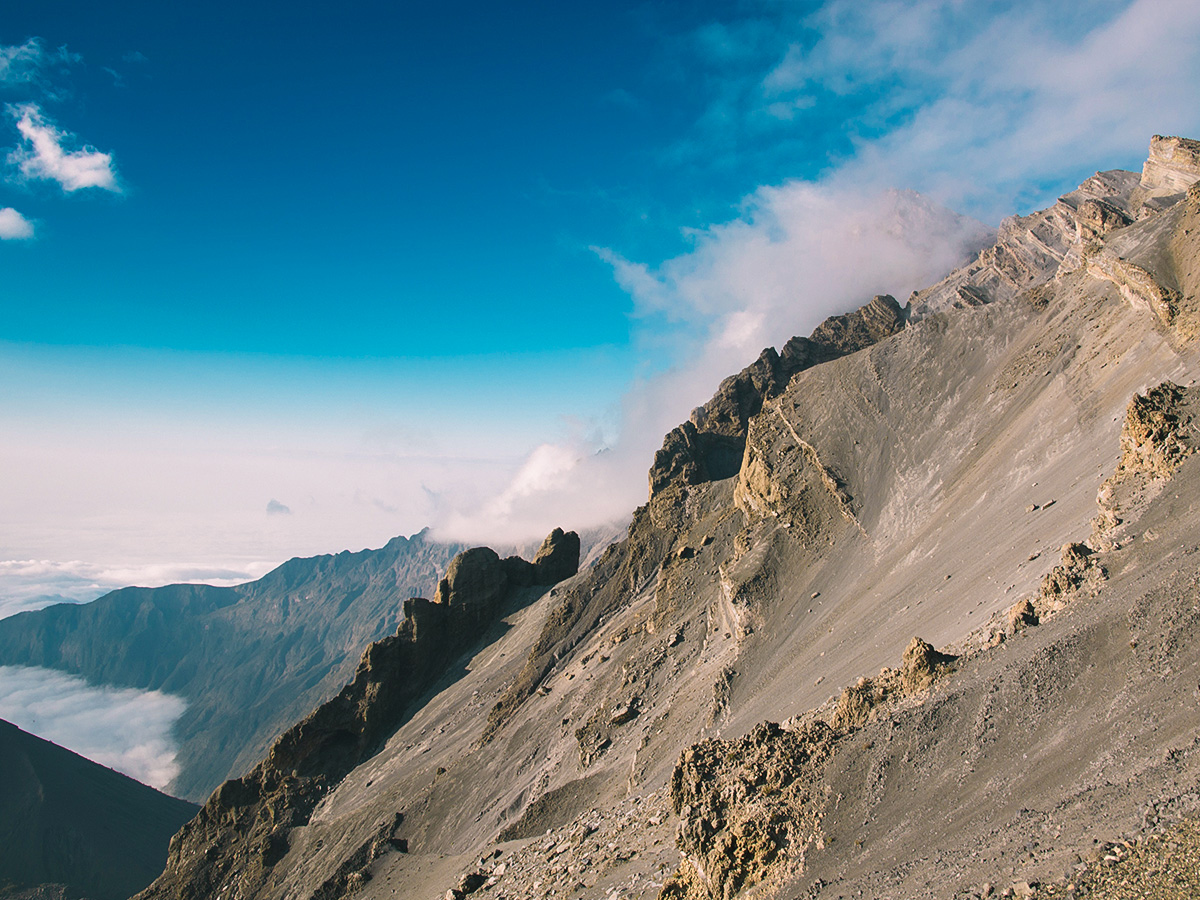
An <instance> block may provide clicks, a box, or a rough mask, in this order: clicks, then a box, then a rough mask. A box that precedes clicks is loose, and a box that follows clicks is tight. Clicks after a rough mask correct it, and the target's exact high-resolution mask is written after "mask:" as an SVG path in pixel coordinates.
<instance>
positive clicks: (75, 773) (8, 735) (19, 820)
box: [0, 721, 197, 900]
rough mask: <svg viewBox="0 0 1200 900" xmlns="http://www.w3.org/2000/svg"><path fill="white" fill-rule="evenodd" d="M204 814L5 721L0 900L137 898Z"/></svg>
mask: <svg viewBox="0 0 1200 900" xmlns="http://www.w3.org/2000/svg"><path fill="white" fill-rule="evenodd" d="M196 809H197V807H196V806H195V805H194V804H191V803H187V802H185V801H183V800H176V799H175V798H174V797H168V796H167V795H166V794H160V793H159V792H158V791H156V790H154V789H153V788H150V787H147V786H146V785H144V784H140V783H138V782H136V781H134V780H133V779H132V778H127V777H126V776H124V775H121V774H120V773H118V772H114V771H112V770H111V769H106V768H105V767H103V766H99V765H96V763H94V762H91V761H89V760H86V759H84V758H83V757H82V756H77V755H76V754H74V753H72V752H71V751H70V750H64V749H63V748H62V747H59V746H57V745H55V744H51V743H50V742H48V741H43V740H42V739H41V738H37V737H34V736H33V735H31V734H26V733H25V732H24V731H22V730H21V729H19V728H17V727H16V726H15V725H10V724H9V723H8V722H4V721H0V897H11V896H19V895H22V894H23V893H24V892H25V891H27V890H30V889H33V888H34V887H35V886H40V888H39V889H40V891H41V894H40V895H41V896H46V895H51V896H58V897H89V898H93V900H121V898H125V897H128V896H129V895H130V894H132V893H135V892H136V891H139V890H141V889H142V888H144V887H145V886H146V885H148V884H149V883H150V882H151V881H152V880H153V879H154V877H155V876H156V875H157V874H158V873H159V872H160V871H161V870H162V867H163V863H164V862H165V861H166V858H167V843H168V841H169V840H170V838H171V835H172V834H174V833H175V832H176V831H177V830H178V829H179V827H180V826H181V825H183V823H184V822H186V821H188V819H190V818H191V817H192V816H194V815H195V814H196Z"/></svg>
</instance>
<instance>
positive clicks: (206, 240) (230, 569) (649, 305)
mask: <svg viewBox="0 0 1200 900" xmlns="http://www.w3.org/2000/svg"><path fill="white" fill-rule="evenodd" d="M1193 7H1194V4H1192V3H1190V2H1182V0H1156V2H1149V0H1140V2H1129V0H1099V2H1094V3H1089V4H1086V5H1082V4H1061V3H999V2H982V0H977V2H972V0H961V2H949V0H947V2H933V0H914V2H906V3H898V2H878V3H861V2H859V3H853V2H848V0H832V2H823V3H822V2H810V3H788V2H779V0H770V2H768V0H763V2H731V3H682V2H658V3H655V2H650V3H641V2H638V3H633V2H629V3H613V2H606V3H604V4H599V3H576V4H562V3H519V4H507V5H498V4H481V3H459V4H440V5H436V6H435V5H421V6H417V5H409V4H395V3H355V4H307V3H296V4H291V5H289V6H287V7H286V8H284V7H282V6H281V5H280V4H274V3H271V4H267V3H256V2H240V3H236V4H234V3H224V2H214V3H205V4H192V3H175V4H163V3H149V2H146V3H135V2H117V3H112V4H95V3H82V2H54V0H49V2H47V0H38V2H26V0H14V2H10V3H6V4H5V8H4V11H3V14H2V15H0V48H2V52H0V65H2V66H3V68H0V95H2V96H0V100H2V101H3V104H4V106H3V110H4V111H3V114H2V115H0V167H2V168H3V169H4V178H3V180H0V235H2V236H3V237H4V238H5V239H3V240H0V273H3V274H2V280H0V312H2V313H3V315H2V316H0V434H2V435H3V436H2V437H0V465H2V466H3V468H4V471H6V472H7V473H8V475H7V478H6V481H5V482H4V483H3V484H0V598H3V597H4V596H9V597H17V596H18V595H19V596H20V598H21V600H20V602H21V603H28V602H31V601H29V600H28V597H30V596H33V594H32V593H31V592H36V591H35V588H36V589H42V588H44V589H45V591H46V592H57V593H60V594H62V595H64V596H71V597H75V596H79V597H82V596H84V595H86V594H88V593H89V592H95V591H96V590H98V589H99V588H101V587H106V586H109V585H110V584H116V583H120V582H123V581H127V580H141V581H152V580H170V579H171V578H179V577H186V578H204V577H208V578H210V579H211V580H221V579H224V580H236V579H237V578H239V577H244V576H249V575H252V574H257V573H258V572H260V571H262V570H263V569H264V568H266V567H268V566H269V565H272V564H274V563H277V562H279V561H281V560H282V559H284V558H286V557H287V556H290V555H293V554H309V553H317V552H327V551H336V550H339V549H342V548H345V547H350V548H353V549H357V548H359V547H362V546H378V545H380V544H382V543H384V542H385V541H386V540H387V539H388V538H389V537H390V536H392V535H394V534H399V533H410V532H412V531H415V530H417V529H419V528H421V527H423V526H424V525H432V526H435V527H436V528H438V529H439V533H441V534H444V535H446V536H461V537H466V538H471V539H479V540H485V539H486V540H503V539H504V538H505V537H509V538H511V539H513V540H517V539H524V538H526V537H529V536H531V535H533V534H536V533H538V532H544V531H546V530H548V529H549V528H550V527H552V526H553V525H556V524H562V525H564V526H566V527H581V526H586V525H588V524H593V523H595V522H598V521H602V520H604V519H609V518H613V517H616V516H619V515H621V514H622V513H625V512H628V511H629V510H630V509H632V507H633V506H634V505H635V504H636V503H638V502H641V501H642V500H643V499H644V492H645V471H646V468H647V467H648V464H649V460H650V454H651V453H652V452H653V449H654V448H655V446H657V444H658V442H659V441H661V437H662V434H663V433H664V432H665V431H666V430H667V429H668V428H669V427H671V426H672V425H673V424H675V423H676V422H678V421H680V420H681V419H682V418H684V417H686V415H687V411H688V410H689V409H690V408H691V407H692V406H694V405H695V404H696V403H698V402H701V401H702V400H703V399H705V398H706V397H707V396H708V395H709V394H711V392H712V390H713V389H714V388H715V386H716V385H717V383H719V381H720V379H721V378H722V377H724V376H725V375H727V374H730V372H732V371H734V370H736V369H737V368H738V367H740V366H741V365H744V364H745V363H746V362H748V361H749V360H750V359H753V358H754V356H756V355H757V352H758V350H759V349H761V347H762V346H764V345H766V344H774V345H777V346H778V345H780V344H782V343H783V342H784V341H785V340H786V339H787V338H788V337H790V336H791V335H792V334H793V333H801V332H806V331H808V330H810V329H811V328H812V327H813V326H814V325H815V324H816V323H817V322H818V321H819V320H820V318H822V317H823V316H825V315H828V314H831V313H835V312H842V311H845V310H846V309H848V308H850V307H852V306H855V305H857V304H859V303H861V302H864V301H865V300H866V299H869V297H870V295H871V294H872V293H874V292H876V291H888V292H891V293H894V294H896V295H897V296H900V297H903V296H904V295H905V294H906V292H907V291H908V290H911V289H912V288H914V287H919V286H921V285H922V284H924V283H925V281H928V280H932V279H933V278H936V277H937V275H939V274H941V273H942V272H943V271H944V270H946V269H947V268H949V267H950V266H951V265H953V264H954V263H955V262H956V261H957V260H958V259H959V258H960V257H961V255H962V254H963V252H965V248H966V247H968V246H969V245H970V244H971V241H972V240H973V239H975V238H977V237H978V234H979V232H978V227H977V222H976V220H980V221H982V222H984V223H987V224H989V225H995V224H996V223H997V222H998V221H999V219H1000V217H1001V216H1003V215H1006V214H1008V213H1010V212H1014V211H1028V210H1030V209H1033V208H1036V207H1039V206H1044V205H1047V204H1048V203H1050V202H1052V201H1053V199H1054V197H1056V196H1057V195H1058V194H1060V193H1062V192H1064V191H1065V190H1069V189H1070V188H1071V187H1073V186H1074V185H1075V184H1077V183H1078V182H1079V181H1080V180H1082V179H1083V178H1085V177H1086V176H1087V175H1089V174H1091V172H1093V171H1095V170H1096V169H1101V168H1117V167H1122V168H1137V167H1139V166H1140V164H1141V161H1142V159H1143V158H1144V155H1145V148H1146V145H1147V144H1148V141H1149V138H1150V135H1151V134H1153V133H1156V132H1161V133H1183V134H1190V135H1198V134H1200V107H1198V105H1197V104H1196V102H1195V98H1194V85H1195V84H1197V83H1200V61H1198V60H1200V51H1198V50H1197V48H1198V47H1200V12H1197V10H1196V9H1194V8H1193ZM1151 60H1152V61H1153V62H1152V63H1151V62H1150V61H1151ZM889 190H894V191H896V190H898V191H901V192H907V191H918V192H920V193H921V195H922V197H921V198H916V197H914V196H913V195H912V194H909V193H891V194H889V193H886V192H887V191H889ZM944 207H945V208H944ZM947 208H948V209H947ZM948 210H953V211H955V212H956V213H960V214H962V215H963V216H966V217H967V218H963V219H960V218H957V217H956V216H955V215H953V214H952V213H951V212H949V211H948ZM901 221H905V222H917V223H918V224H919V227H918V228H916V229H911V232H912V233H909V234H907V235H904V236H901V237H899V238H898V237H897V236H896V233H895V232H896V229H894V228H890V227H885V226H887V225H888V223H891V224H894V223H896V222H901ZM881 223H882V224H881ZM601 451H606V452H601ZM5 566H8V569H5V568H4V567H5ZM6 572H7V573H9V575H11V578H8V576H7V575H6ZM6 578H7V579H8V580H6ZM39 578H41V579H42V581H39V580H38V579H39ZM6 585H8V587H6ZM37 585H41V588H37ZM6 592H7V593H6Z"/></svg>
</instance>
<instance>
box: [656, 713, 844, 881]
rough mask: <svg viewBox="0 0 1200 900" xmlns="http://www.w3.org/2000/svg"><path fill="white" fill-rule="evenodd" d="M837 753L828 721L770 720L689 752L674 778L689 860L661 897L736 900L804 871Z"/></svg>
mask: <svg viewBox="0 0 1200 900" xmlns="http://www.w3.org/2000/svg"><path fill="white" fill-rule="evenodd" d="M833 747H834V732H833V731H832V729H830V727H829V726H828V725H826V724H825V723H824V722H821V721H813V722H810V723H807V724H806V725H804V726H803V727H800V728H797V729H784V728H783V727H781V726H780V725H778V724H776V723H774V722H763V723H762V724H761V725H758V726H757V727H756V728H754V730H753V731H751V732H750V733H749V734H747V735H746V736H745V737H742V738H739V739H737V740H732V741H725V740H716V739H713V740H707V741H703V742H701V743H699V744H696V745H695V746H693V747H689V748H688V749H687V750H685V751H684V752H683V755H682V756H680V758H679V762H678V764H677V765H676V766H675V771H674V773H673V774H672V776H671V806H672V809H673V811H674V812H675V814H676V815H677V816H679V819H680V822H679V830H678V832H677V834H676V839H675V840H676V844H677V845H678V846H679V850H680V853H681V854H682V856H683V861H682V863H681V864H680V867H679V869H678V870H677V871H676V872H675V874H674V875H673V876H672V877H671V878H670V879H669V880H668V881H667V883H666V884H665V885H663V889H662V892H661V893H660V894H659V896H660V898H664V900H666V898H670V900H692V898H695V900H712V898H719V900H731V898H733V897H736V896H737V895H738V893H739V892H740V891H741V890H743V889H744V888H747V887H750V886H752V885H754V884H758V883H759V882H761V881H763V880H764V879H766V878H767V877H769V876H770V875H781V874H783V872H780V871H778V870H780V869H791V868H795V867H802V866H803V859H804V852H805V850H806V849H807V848H808V846H809V845H811V844H813V843H814V842H817V841H819V840H820V817H821V809H822V807H823V806H824V804H825V802H826V797H825V792H824V787H823V785H822V781H821V772H822V766H823V764H824V763H825V761H826V760H827V759H828V758H829V756H830V754H832V752H833Z"/></svg>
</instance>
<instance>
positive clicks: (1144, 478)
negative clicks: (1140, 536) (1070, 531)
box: [1092, 381, 1200, 549]
mask: <svg viewBox="0 0 1200 900" xmlns="http://www.w3.org/2000/svg"><path fill="white" fill-rule="evenodd" d="M1198 413H1200V397H1198V396H1197V392H1196V391H1195V390H1193V389H1191V388H1184V387H1180V386H1179V385H1177V384H1174V383H1173V382H1170V381H1165V382H1163V383H1162V384H1160V385H1158V386H1157V387H1155V388H1153V389H1151V390H1150V391H1147V392H1146V394H1144V395H1143V394H1137V395H1135V396H1134V397H1133V399H1132V400H1130V401H1129V406H1128V407H1127V409H1126V411H1125V421H1124V424H1123V425H1122V426H1121V461H1120V463H1118V465H1117V468H1116V471H1115V472H1113V474H1112V475H1111V476H1109V478H1107V479H1106V480H1105V482H1104V483H1103V484H1102V485H1101V486H1100V490H1099V492H1098V494H1097V496H1096V503H1097V505H1098V506H1099V513H1098V515H1097V516H1096V519H1095V520H1094V522H1093V526H1092V544H1093V545H1094V546H1096V547H1097V548H1099V549H1112V548H1114V547H1116V546H1119V545H1120V543H1121V542H1122V539H1123V537H1124V529H1123V528H1122V526H1123V525H1124V524H1125V520H1126V519H1129V518H1131V517H1133V516H1136V514H1137V513H1138V512H1139V511H1140V510H1141V509H1142V508H1144V507H1145V505H1146V504H1147V503H1148V502H1149V501H1150V500H1151V499H1153V496H1154V495H1155V494H1156V493H1157V492H1158V490H1161V486H1162V484H1163V483H1164V482H1165V480H1166V479H1167V478H1169V477H1170V476H1171V474H1172V473H1173V472H1174V471H1175V469H1176V468H1178V467H1179V465H1180V464H1181V463H1182V462H1183V461H1184V460H1185V459H1187V458H1188V457H1189V456H1191V455H1192V454H1193V453H1195V452H1196V449H1197V447H1198V446H1200V439H1198V436H1197V434H1196V431H1195V428H1194V426H1193V424H1192V423H1193V421H1194V420H1195V419H1196V417H1197V414H1198Z"/></svg>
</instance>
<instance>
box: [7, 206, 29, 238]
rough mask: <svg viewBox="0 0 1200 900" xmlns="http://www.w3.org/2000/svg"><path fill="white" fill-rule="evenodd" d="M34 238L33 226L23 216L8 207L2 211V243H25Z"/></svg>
mask: <svg viewBox="0 0 1200 900" xmlns="http://www.w3.org/2000/svg"><path fill="white" fill-rule="evenodd" d="M31 237H33V224H32V223H31V222H30V221H29V220H28V219H26V218H25V217H24V216H23V215H21V214H20V213H19V212H17V211H16V210H15V209H13V208H12V207H11V206H6V207H4V208H3V209H0V241H23V240H28V239H29V238H31Z"/></svg>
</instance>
